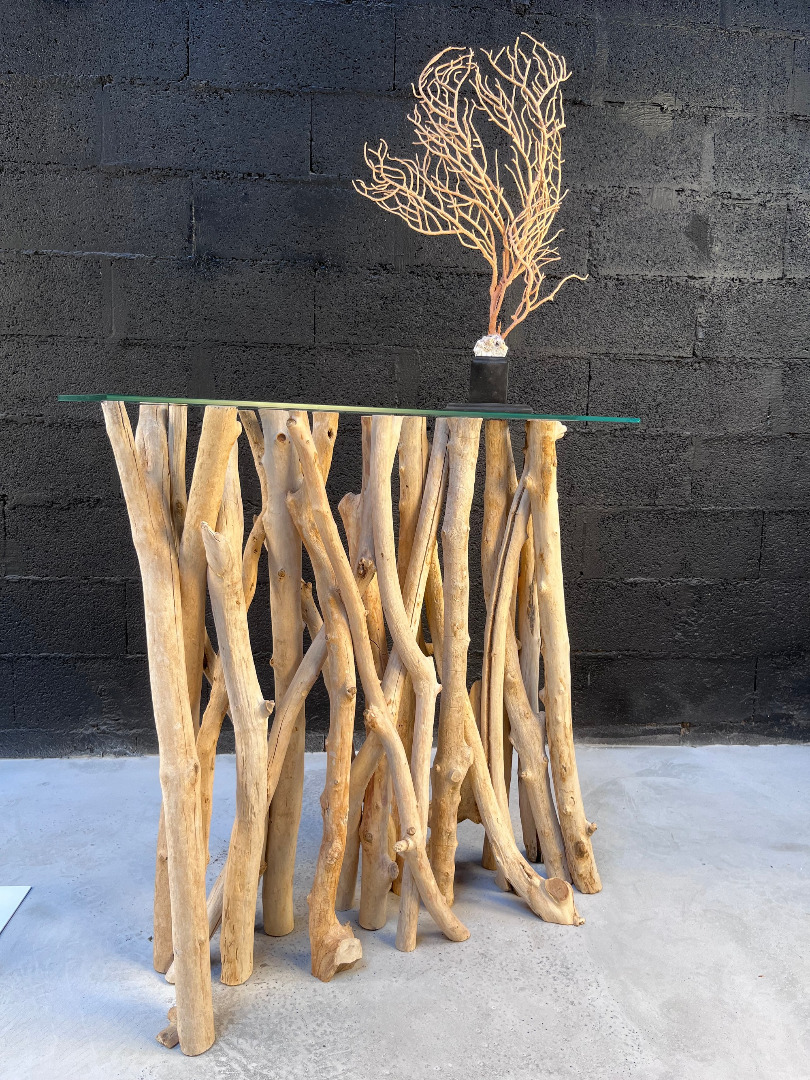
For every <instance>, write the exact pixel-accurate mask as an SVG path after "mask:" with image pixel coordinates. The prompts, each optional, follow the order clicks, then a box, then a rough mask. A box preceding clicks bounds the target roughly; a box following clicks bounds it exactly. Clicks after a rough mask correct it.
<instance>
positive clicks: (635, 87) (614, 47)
mask: <svg viewBox="0 0 810 1080" xmlns="http://www.w3.org/2000/svg"><path fill="white" fill-rule="evenodd" d="M603 41H604V45H605V47H606V49H607V60H606V63H605V66H604V69H603V73H602V76H601V80H600V81H601V90H602V92H603V95H604V97H605V98H606V99H607V100H609V101H642V102H655V101H658V102H661V103H663V104H668V105H669V104H674V103H675V102H677V103H678V104H679V105H699V106H709V107H712V108H725V109H745V110H750V111H770V112H782V111H784V108H785V105H786V102H787V96H788V88H789V85H790V70H791V62H792V53H793V43H792V41H790V40H789V39H787V38H783V37H771V36H764V35H762V36H760V35H752V34H748V33H733V32H727V31H720V30H709V29H686V28H680V27H654V26H649V25H643V24H641V23H629V24H628V23H608V24H607V25H606V27H605V29H604V38H603ZM600 44H601V42H600Z"/></svg>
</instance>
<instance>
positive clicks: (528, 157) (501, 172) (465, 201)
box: [354, 34, 585, 356]
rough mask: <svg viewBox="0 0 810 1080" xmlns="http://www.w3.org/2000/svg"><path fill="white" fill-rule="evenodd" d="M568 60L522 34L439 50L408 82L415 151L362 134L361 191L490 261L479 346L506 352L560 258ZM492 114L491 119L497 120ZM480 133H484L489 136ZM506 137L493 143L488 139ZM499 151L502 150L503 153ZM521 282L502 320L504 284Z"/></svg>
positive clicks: (547, 296)
mask: <svg viewBox="0 0 810 1080" xmlns="http://www.w3.org/2000/svg"><path fill="white" fill-rule="evenodd" d="M568 77H569V72H568V71H567V69H566V66H565V60H564V58H563V57H561V56H557V55H556V54H555V53H553V52H551V50H550V49H547V48H546V46H545V45H543V44H541V43H540V42H539V41H536V40H535V39H534V38H533V37H530V36H529V35H528V34H521V35H520V37H519V38H518V39H517V41H516V42H515V44H514V45H512V46H510V47H507V48H503V49H501V50H500V51H499V52H497V53H495V52H491V51H487V50H481V53H480V55H477V54H476V52H475V51H474V50H473V49H471V48H458V47H451V48H448V49H444V50H443V51H442V52H440V53H439V54H438V55H437V56H434V58H433V59H432V60H431V61H430V62H429V63H428V64H427V65H426V67H425V68H424V70H423V71H422V74H421V75H420V76H419V81H418V83H417V85H416V86H414V88H413V91H414V96H415V98H416V102H417V104H416V106H415V107H414V110H413V112H412V113H411V114H410V116H409V117H408V119H409V120H410V121H411V123H412V124H413V126H414V129H415V132H416V139H415V143H414V145H415V146H417V147H420V148H421V149H420V150H418V151H417V153H416V156H415V157H412V158H399V157H394V156H392V155H391V154H390V153H389V150H388V144H387V143H385V142H384V141H381V142H380V144H379V146H378V147H377V148H376V149H372V148H371V147H369V146H368V144H366V147H365V160H366V164H367V165H368V166H369V168H370V169H371V180H370V182H368V183H366V182H364V181H362V180H356V181H355V182H354V186H355V188H356V190H357V191H359V192H360V194H361V195H365V196H366V198H368V199H371V200H372V201H373V202H376V203H377V204H378V205H379V206H381V207H382V208H383V209H384V210H387V211H388V212H389V213H391V214H396V215H397V216H399V217H401V218H402V219H403V220H404V221H405V222H406V224H407V225H408V226H409V228H411V229H413V230H414V231H416V232H419V233H423V234H424V235H426V236H457V237H458V239H459V241H460V242H461V243H462V244H463V245H464V247H467V248H474V249H476V250H477V251H480V252H481V254H482V255H483V257H484V258H485V259H486V261H487V263H488V264H489V266H490V268H491V270H492V280H491V284H490V288H489V295H490V303H489V324H488V329H487V334H486V335H485V337H484V338H482V339H481V341H480V342H479V343H478V346H477V347H476V354H477V355H479V356H480V355H486V356H503V355H504V354H505V352H506V346H505V345H504V339H505V338H506V337H507V336H508V335H509V334H510V333H511V332H512V330H514V328H515V327H516V326H517V325H518V324H519V323H521V322H523V320H524V319H525V318H526V316H527V315H528V314H529V312H531V311H534V310H536V309H537V308H539V307H540V306H541V305H542V304H545V303H547V302H548V301H549V300H553V299H554V298H555V296H556V295H557V293H558V292H559V291H560V289H561V288H562V287H563V285H564V284H565V283H566V281H570V280H571V279H572V278H576V279H577V280H578V281H584V280H585V279H584V278H583V277H581V276H580V275H579V274H568V275H567V276H566V277H564V278H563V279H562V280H561V281H559V282H557V284H556V285H554V287H553V288H551V289H549V288H548V286H547V284H546V268H547V267H548V266H549V264H550V263H554V262H557V261H558V259H559V258H560V254H559V251H558V250H557V248H556V246H555V245H556V241H557V238H558V237H559V236H560V233H561V231H562V230H557V231H556V232H552V227H553V224H554V216H555V214H556V213H557V211H558V210H559V208H560V205H561V204H562V200H563V199H564V198H565V194H566V193H565V192H564V191H563V192H561V190H560V188H561V179H562V178H561V169H562V163H563V157H562V131H563V128H564V127H565V114H564V110H563V100H562V84H563V83H564V82H565V80H566V79H567V78H568ZM490 125H494V129H498V130H494V129H493V128H492V127H490ZM483 134H486V135H487V136H488V138H487V143H489V149H488V147H487V145H485V140H484V138H483ZM495 142H500V143H501V144H505V145H504V146H502V147H501V153H500V157H499V150H498V147H497V146H493V145H492V144H493V143H495ZM504 150H505V153H504ZM518 282H519V283H522V286H523V291H522V294H521V296H520V300H519V302H518V303H517V306H516V307H515V309H514V311H513V312H512V314H511V316H510V317H509V318H508V320H507V321H506V326H505V328H504V324H503V320H502V316H501V309H502V307H503V304H504V300H505V297H506V293H507V290H508V289H509V288H510V286H512V285H514V284H515V283H518Z"/></svg>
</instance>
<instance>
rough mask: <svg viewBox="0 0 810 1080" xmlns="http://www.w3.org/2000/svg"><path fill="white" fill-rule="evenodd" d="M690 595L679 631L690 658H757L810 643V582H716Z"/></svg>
mask: <svg viewBox="0 0 810 1080" xmlns="http://www.w3.org/2000/svg"><path fill="white" fill-rule="evenodd" d="M687 594H688V595H687V602H686V604H685V608H684V611H683V613H682V616H681V628H680V637H681V640H682V642H683V649H684V652H685V653H686V655H692V656H700V655H709V654H714V655H726V656H729V655H743V656H757V655H761V654H763V653H780V652H787V651H792V650H795V649H798V648H802V647H804V646H805V645H806V644H807V635H808V632H810V606H808V599H810V582H805V581H802V582H795V581H794V582H789V583H788V582H780V581H741V582H711V583H710V584H708V585H706V586H704V585H702V584H699V585H690V586H688V589H687ZM776 613H778V617H775V616H776Z"/></svg>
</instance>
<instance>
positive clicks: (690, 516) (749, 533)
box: [582, 508, 762, 580]
mask: <svg viewBox="0 0 810 1080" xmlns="http://www.w3.org/2000/svg"><path fill="white" fill-rule="evenodd" d="M582 518H583V541H582V545H583V573H584V575H585V577H593V578H614V579H624V578H653V579H657V580H674V579H678V578H703V579H709V580H717V579H719V580H737V579H748V578H755V577H757V576H758V571H759V553H760V539H761V534H762V513H761V511H759V510H725V511H723V510H687V509H683V510H680V509H672V510H659V509H652V508H640V509H634V510H625V509H614V510H583V511H582Z"/></svg>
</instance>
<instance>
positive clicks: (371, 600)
mask: <svg viewBox="0 0 810 1080" xmlns="http://www.w3.org/2000/svg"><path fill="white" fill-rule="evenodd" d="M360 424H361V432H362V463H363V473H362V484H361V488H360V494H359V495H355V494H348V495H345V496H344V497H343V498H342V499H341V501H340V503H339V504H338V511H339V512H340V516H341V518H342V520H343V526H344V529H345V531H346V539H347V542H348V547H349V560H350V562H351V564H352V567H353V569H354V572H355V576H356V577H357V578H358V580H362V578H363V576H364V575H365V574H366V568H367V567H371V566H373V562H374V534H373V527H372V520H371V513H370V504H369V502H368V500H367V499H366V498H365V497H364V496H365V495H366V492H367V491H368V480H369V475H370V471H371V417H370V416H363V417H361V419H360ZM363 599H364V602H365V606H366V623H367V625H368V633H369V640H370V642H371V648H372V650H373V653H374V666H375V668H376V670H377V672H378V673H380V672H381V671H384V670H385V667H386V665H387V663H388V642H387V639H386V634H385V622H384V619H383V611H382V603H381V601H380V589H379V585H378V583H377V578H376V575H375V576H374V577H373V579H372V580H371V582H370V583H369V585H368V587H367V588H366V591H365V594H364V597H363ZM390 781H391V778H390V775H389V772H388V762H387V760H386V759H385V758H383V759H382V760H380V761H379V763H378V764H377V767H376V769H375V770H374V772H373V774H372V775H371V777H370V778H369V781H368V784H367V786H366V789H365V794H364V796H363V798H362V816H361V811H360V810H358V815H357V825H356V826H355V823H354V816H352V817H351V821H350V824H349V828H348V833H347V839H346V852H345V855H344V858H343V866H342V867H341V871H340V883H339V885H338V892H337V900H336V903H337V909H338V911H349V910H350V909H351V908H353V907H354V896H355V891H356V884H357V867H358V862H359V857H360V849H361V846H362V849H363V874H362V878H361V883H360V909H361V910H360V912H358V918H359V921H360V925H361V926H363V927H364V928H366V929H369V930H377V929H379V928H380V927H381V926H382V925H384V923H385V920H386V917H387V911H388V893H389V892H390V890H391V875H390V872H389V870H390V864H391V858H390V852H389V844H388V822H389V821H390V814H391V801H392V787H391V782H390ZM394 839H396V837H395V838H394Z"/></svg>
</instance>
